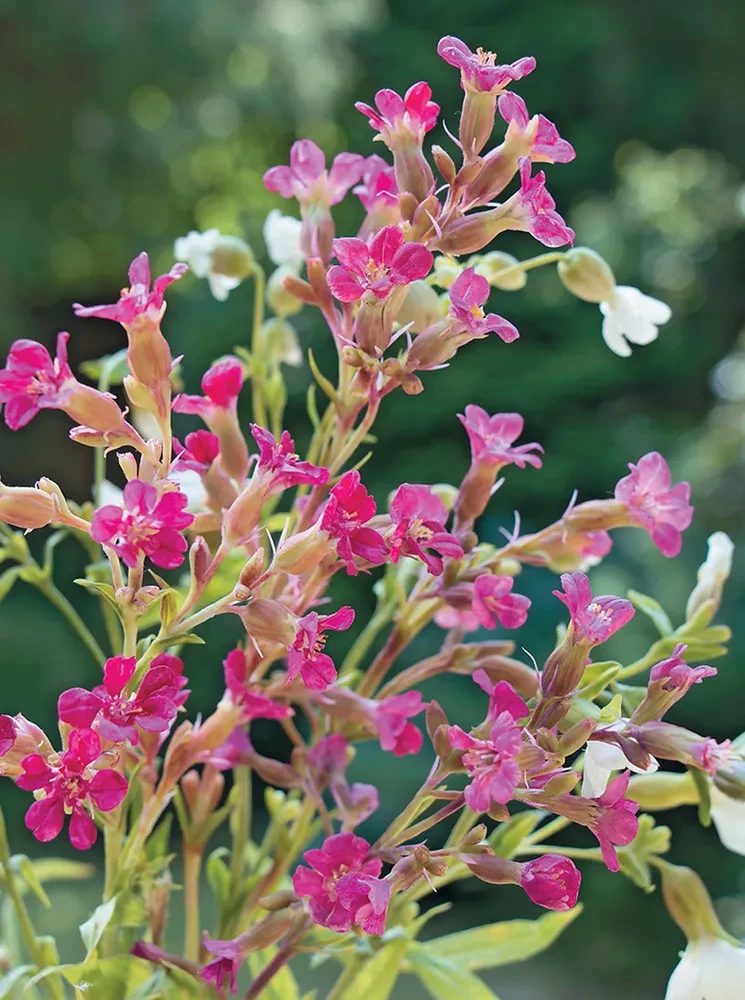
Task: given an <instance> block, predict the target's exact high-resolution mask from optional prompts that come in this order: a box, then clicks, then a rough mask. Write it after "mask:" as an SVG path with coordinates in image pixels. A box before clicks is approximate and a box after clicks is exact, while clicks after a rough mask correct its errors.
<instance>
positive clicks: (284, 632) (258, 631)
mask: <svg viewBox="0 0 745 1000" xmlns="http://www.w3.org/2000/svg"><path fill="white" fill-rule="evenodd" d="M240 617H241V620H242V621H243V625H244V627H245V629H246V632H247V633H248V635H249V636H250V637H251V638H252V639H254V640H255V641H256V642H258V643H259V644H261V643H262V642H276V643H279V644H280V645H283V646H289V645H290V643H291V642H292V640H293V638H294V636H295V618H294V616H293V615H291V614H290V612H289V611H288V610H287V608H286V607H285V606H284V605H283V604H280V603H279V601H270V600H266V599H264V598H258V599H257V600H255V601H251V603H250V604H249V605H248V606H247V607H245V608H241V611H240Z"/></svg>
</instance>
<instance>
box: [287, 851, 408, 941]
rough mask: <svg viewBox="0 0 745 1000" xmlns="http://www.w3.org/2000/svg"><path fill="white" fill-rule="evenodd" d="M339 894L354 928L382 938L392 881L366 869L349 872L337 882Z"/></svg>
mask: <svg viewBox="0 0 745 1000" xmlns="http://www.w3.org/2000/svg"><path fill="white" fill-rule="evenodd" d="M306 856H307V855H306ZM336 895H337V898H338V899H339V902H340V903H341V905H342V906H343V907H344V909H345V910H347V912H348V913H349V914H350V915H351V920H352V924H353V925H354V926H355V927H359V928H361V929H362V930H363V931H364V932H365V934H374V935H375V936H376V937H380V935H381V934H382V933H383V931H384V930H385V920H386V917H387V915H388V904H389V902H390V900H391V886H390V883H389V882H386V881H385V879H380V878H376V877H375V876H374V875H368V874H366V873H365V872H349V873H348V874H347V875H342V877H341V878H340V879H339V881H338V882H337V883H336Z"/></svg>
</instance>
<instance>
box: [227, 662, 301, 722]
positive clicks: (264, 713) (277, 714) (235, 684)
mask: <svg viewBox="0 0 745 1000" xmlns="http://www.w3.org/2000/svg"><path fill="white" fill-rule="evenodd" d="M222 665H223V671H224V673H225V689H226V691H227V693H228V695H229V696H230V700H231V701H232V702H233V704H234V705H240V706H241V708H242V709H243V713H244V718H245V721H248V720H250V719H286V718H288V717H289V716H290V715H294V714H295V711H294V709H293V708H291V707H290V705H280V704H279V702H276V701H273V700H272V699H271V698H270V697H268V695H265V694H264V693H263V691H262V690H261V688H260V687H258V686H257V685H255V684H249V683H247V681H248V662H247V660H246V654H245V652H244V651H243V650H242V649H233V650H231V651H230V652H229V653H228V655H227V657H226V658H225V659H224V660H223V664H222Z"/></svg>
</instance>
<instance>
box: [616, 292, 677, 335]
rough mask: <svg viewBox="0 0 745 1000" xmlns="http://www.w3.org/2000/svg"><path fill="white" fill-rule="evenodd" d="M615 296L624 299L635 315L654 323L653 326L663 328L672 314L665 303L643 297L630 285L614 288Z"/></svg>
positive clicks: (647, 296)
mask: <svg viewBox="0 0 745 1000" xmlns="http://www.w3.org/2000/svg"><path fill="white" fill-rule="evenodd" d="M616 295H617V296H619V297H620V298H622V299H624V300H625V301H626V302H627V303H628V305H629V307H630V308H631V309H633V311H634V312H635V313H637V315H639V316H640V317H643V318H644V319H646V320H648V321H649V322H650V323H654V324H655V326H663V324H665V323H667V322H668V321H669V319H670V317H671V316H672V314H673V311H672V309H671V308H670V306H669V305H668V304H667V302H661V301H660V300H659V299H655V298H652V296H651V295H645V294H644V292H640V291H639V289H638V288H633V287H632V286H631V285H619V286H618V288H616Z"/></svg>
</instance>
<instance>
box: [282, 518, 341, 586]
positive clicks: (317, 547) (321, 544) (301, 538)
mask: <svg viewBox="0 0 745 1000" xmlns="http://www.w3.org/2000/svg"><path fill="white" fill-rule="evenodd" d="M332 551H333V550H332V548H331V543H330V539H329V535H328V532H326V531H323V530H322V529H321V528H319V527H318V525H316V524H314V525H311V527H310V528H306V529H305V531H301V532H299V533H298V534H296V535H290V537H289V538H286V539H284V541H282V542H280V544H279V546H278V547H277V554H276V556H275V557H274V560H273V562H272V568H273V569H274V570H280V571H282V572H284V573H289V574H290V575H291V576H300V575H301V574H302V573H307V572H308V570H310V569H313V568H314V567H316V566H318V565H319V564H320V563H321V562H322V561H323V559H324V556H327V555H330V554H331V552H332Z"/></svg>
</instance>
